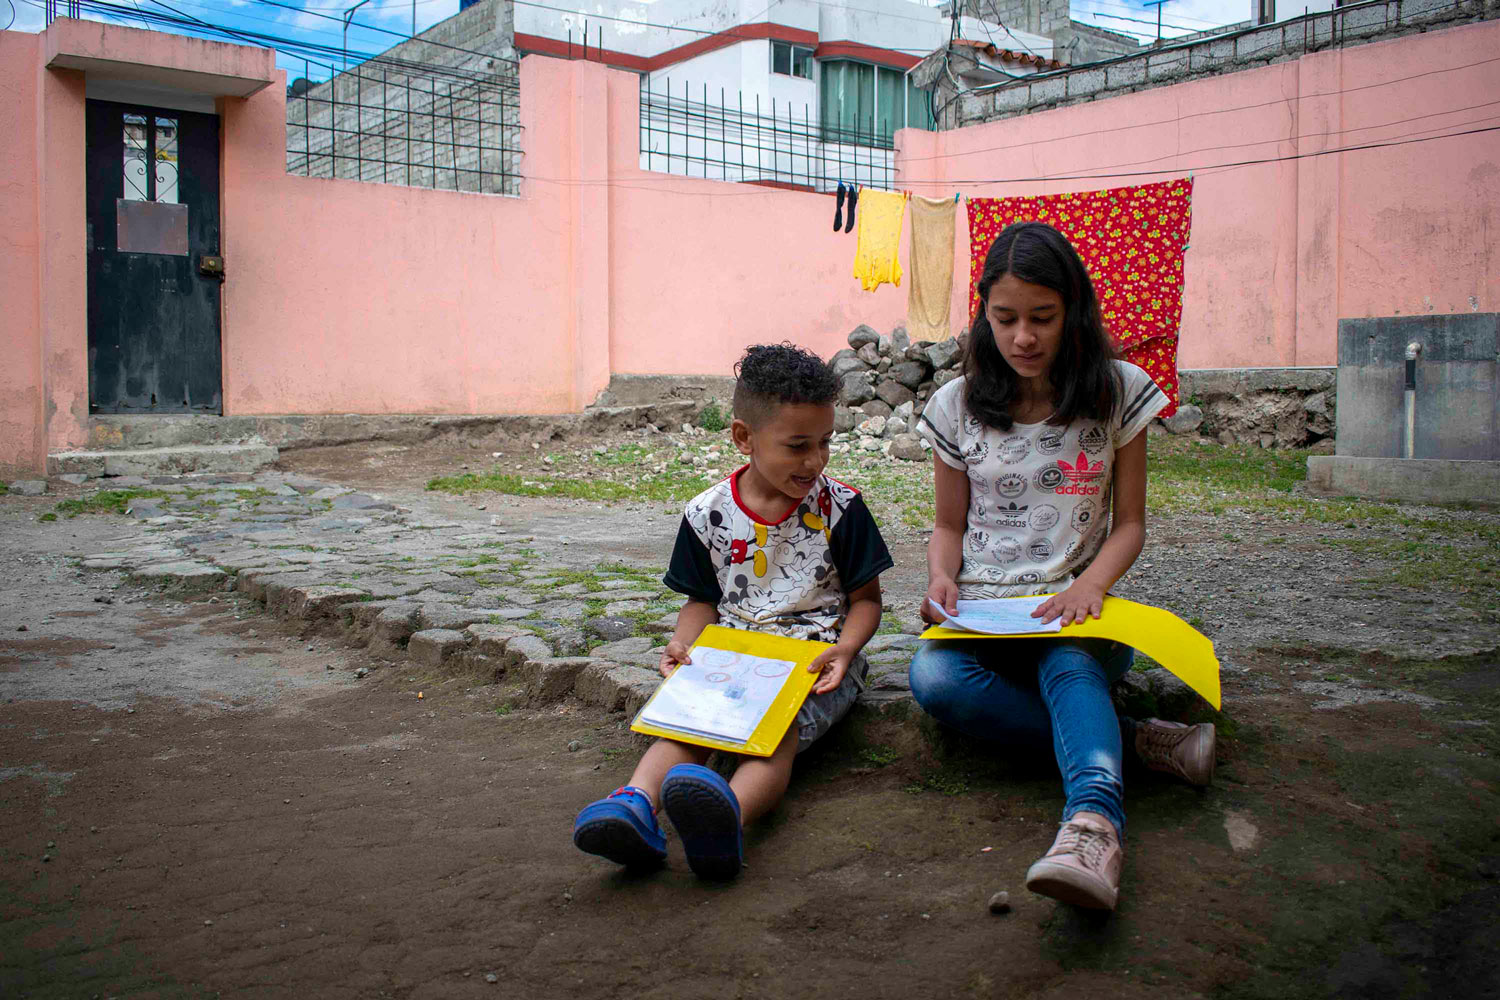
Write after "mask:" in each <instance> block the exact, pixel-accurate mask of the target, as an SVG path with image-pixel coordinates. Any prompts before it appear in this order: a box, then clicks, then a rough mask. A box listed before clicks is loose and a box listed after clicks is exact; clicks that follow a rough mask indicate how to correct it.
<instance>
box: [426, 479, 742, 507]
mask: <svg viewBox="0 0 1500 1000" xmlns="http://www.w3.org/2000/svg"><path fill="white" fill-rule="evenodd" d="M711 485H713V480H710V479H709V478H708V477H707V476H701V475H687V476H684V475H682V474H680V473H666V472H664V473H661V474H654V473H645V474H643V475H641V476H640V477H638V478H636V479H635V480H633V481H631V482H615V481H613V480H609V479H598V478H590V477H570V476H552V477H544V478H537V479H527V478H525V477H523V476H520V475H516V474H514V473H510V472H490V473H485V474H483V475H479V474H476V473H472V472H471V473H465V474H464V475H462V476H443V477H440V478H437V479H434V480H432V481H431V482H429V483H428V484H427V488H428V489H429V490H436V491H439V492H443V493H504V494H508V495H510V496H522V497H562V498H564V499H567V500H598V501H613V500H670V501H675V502H678V503H681V502H684V501H687V500H691V499H692V498H693V497H695V496H697V495H698V494H699V493H702V492H703V491H704V490H706V489H708V487H709V486H711Z"/></svg>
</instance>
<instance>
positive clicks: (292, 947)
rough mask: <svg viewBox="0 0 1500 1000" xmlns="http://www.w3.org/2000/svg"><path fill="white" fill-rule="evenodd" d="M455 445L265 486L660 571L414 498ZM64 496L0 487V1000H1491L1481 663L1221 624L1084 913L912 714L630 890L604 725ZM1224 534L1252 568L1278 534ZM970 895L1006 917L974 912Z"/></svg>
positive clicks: (295, 457)
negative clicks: (590, 842) (1192, 706)
mask: <svg viewBox="0 0 1500 1000" xmlns="http://www.w3.org/2000/svg"><path fill="white" fill-rule="evenodd" d="M462 454H463V451H462V450H460V449H453V450H449V451H444V450H442V449H398V450H387V449H385V448H384V447H382V446H362V447H357V448H347V449H331V450H328V451H324V452H320V453H313V452H307V453H293V454H292V455H290V456H288V458H287V459H286V463H287V465H288V466H289V467H290V468H294V469H296V470H297V471H300V472H305V473H311V474H317V475H320V476H323V477H325V478H328V479H332V480H335V481H339V482H344V483H347V484H349V485H351V486H360V487H364V488H368V489H373V490H378V491H380V492H381V493H382V494H384V495H386V496H388V497H391V498H393V499H396V501H397V502H399V503H407V504H411V505H413V506H420V505H425V507H424V509H431V510H433V511H434V512H437V513H451V512H453V511H455V510H458V509H460V508H463V509H464V510H465V511H466V512H468V513H470V514H472V515H473V516H475V517H481V516H484V514H481V513H479V512H478V507H479V506H480V505H483V506H486V507H490V509H491V511H493V510H495V509H496V507H497V505H503V511H504V517H505V518H506V519H507V520H508V521H510V522H525V523H526V524H528V525H532V526H533V527H534V530H535V531H536V534H537V538H538V540H539V542H543V541H547V540H550V541H552V542H557V540H558V539H559V538H561V537H566V533H567V531H568V530H569V525H570V524H575V523H577V522H578V520H579V519H580V518H589V517H593V516H595V515H596V514H598V516H605V517H611V518H615V519H617V520H620V521H622V522H625V523H635V522H637V521H638V522H639V523H640V524H642V525H644V527H642V528H641V529H640V530H636V531H621V532H619V533H618V541H617V543H616V544H615V546H614V548H613V549H610V550H609V551H603V550H601V551H599V553H598V558H600V559H604V558H609V557H612V556H627V557H649V556H651V555H653V554H655V555H659V554H660V550H661V549H660V547H661V546H662V544H664V541H663V540H664V539H669V538H670V535H671V532H672V531H673V529H674V528H675V524H674V523H673V520H672V518H671V516H670V512H669V511H667V506H666V505H639V508H637V507H636V506H632V505H630V504H622V505H616V506H613V507H610V508H604V507H603V506H602V505H597V504H586V503H583V502H578V501H554V500H517V499H514V498H505V499H504V500H503V501H496V500H495V499H494V498H490V499H488V500H487V501H486V500H484V499H475V498H455V497H444V496H436V495H431V494H423V493H422V492H421V484H422V483H423V482H425V481H426V479H427V478H428V477H429V476H431V475H433V474H436V473H437V472H439V471H442V472H446V471H451V469H452V467H453V464H454V463H455V462H457V461H458V460H459V458H460V457H461V456H462ZM486 457H488V456H486ZM56 499H57V498H56V497H50V498H38V499H34V500H33V499H27V498H18V497H6V498H0V566H3V567H4V568H5V570H6V572H4V573H3V574H0V629H3V631H0V956H3V957H0V996H7V997H9V996H17V997H22V996H31V997H80V996H101V997H105V996H119V997H127V996H128V997H208V996H235V997H261V996H264V997H288V996H296V997H303V996H312V997H361V998H363V997H402V998H407V997H412V998H416V997H463V996H523V997H554V996H557V997H564V996H566V997H616V996H622V997H623V996H631V997H659V998H672V1000H678V998H683V1000H686V998H699V997H783V996H788V997H800V996H807V995H812V994H814V993H817V994H820V995H828V996H848V997H858V998H884V997H892V998H896V997H900V998H909V997H942V996H975V997H1034V996H1040V997H1051V996H1059V997H1060V996H1064V995H1073V994H1075V993H1077V992H1079V991H1081V990H1090V989H1092V990H1098V991H1102V992H1105V993H1107V994H1108V995H1112V996H1120V997H1148V996H1149V997H1153V998H1159V997H1193V996H1213V997H1227V998H1240V997H1243V998H1260V997H1266V998H1271V997H1277V998H1283V997H1349V998H1356V997H1359V998H1364V997H1375V998H1384V997H1432V998H1447V997H1458V996H1463V997H1479V998H1483V997H1496V996H1500V954H1497V950H1496V944H1495V942H1496V940H1497V932H1500V880H1497V876H1500V808H1497V806H1500V802H1497V790H1500V767H1497V764H1496V760H1495V752H1496V749H1497V739H1496V729H1495V727H1496V723H1497V720H1500V687H1497V685H1500V656H1497V653H1496V652H1495V649H1494V645H1495V644H1494V643H1493V641H1491V642H1490V644H1489V648H1488V649H1487V650H1484V649H1481V650H1480V651H1478V652H1472V651H1471V652H1468V653H1466V654H1464V655H1459V656H1450V657H1447V658H1444V659H1433V658H1431V655H1432V654H1430V653H1429V654H1426V655H1423V654H1421V653H1420V652H1412V651H1410V650H1407V651H1398V653H1399V655H1393V654H1392V653H1390V652H1372V651H1369V649H1368V648H1365V647H1364V646H1363V645H1362V644H1361V643H1359V642H1355V641H1352V640H1351V641H1344V642H1340V641H1331V640H1330V637H1329V635H1327V634H1326V631H1327V629H1326V628H1325V627H1323V626H1320V631H1319V634H1317V635H1315V636H1313V637H1312V638H1309V639H1307V640H1305V641H1301V642H1298V641H1297V639H1296V635H1295V633H1276V635H1277V636H1278V637H1277V638H1275V639H1274V640H1273V641H1264V642H1257V641H1251V640H1250V639H1249V638H1247V636H1248V634H1249V630H1246V632H1245V633H1244V634H1241V633H1238V632H1236V633H1234V634H1231V635H1227V636H1225V637H1223V638H1222V639H1221V638H1220V637H1217V636H1216V639H1218V640H1219V641H1221V642H1223V643H1224V645H1225V647H1226V648H1232V650H1233V656H1232V659H1233V662H1234V669H1233V670H1228V669H1226V674H1225V678H1224V682H1225V683H1224V686H1225V705H1224V714H1223V715H1222V716H1219V717H1218V718H1219V722H1220V726H1221V741H1220V763H1219V770H1218V773H1217V775H1216V778H1215V783H1214V786H1213V787H1212V788H1210V789H1207V790H1205V791H1201V792H1199V791H1195V790H1192V789H1189V788H1186V787H1184V786H1181V785H1177V784H1174V783H1172V782H1170V781H1167V780H1165V779H1160V778H1159V777H1158V776H1155V775H1135V774H1131V775H1129V776H1128V778H1129V793H1128V799H1127V806H1128V809H1129V817H1130V830H1129V842H1128V845H1127V860H1126V871H1125V877H1124V882H1123V885H1122V899H1121V905H1120V909H1119V910H1118V911H1117V912H1116V913H1115V914H1114V915H1113V916H1110V917H1096V916H1090V915H1087V914H1083V913H1080V912H1078V911H1075V910H1072V909H1071V908H1068V907H1063V906H1058V905H1055V904H1053V903H1052V902H1051V901H1049V900H1046V899H1044V898H1041V897H1037V896H1032V895H1030V894H1029V893H1027V892H1026V891H1025V889H1024V888H1023V886H1022V884H1021V883H1022V877H1023V875H1024V872H1025V869H1026V866H1027V865H1028V864H1029V863H1030V862H1031V861H1032V860H1034V859H1035V857H1036V856H1038V855H1039V854H1040V853H1041V852H1042V851H1043V850H1044V849H1045V848H1046V846H1047V845H1048V844H1049V843H1050V840H1051V837H1052V833H1053V829H1054V824H1055V822H1056V817H1057V813H1058V811H1059V809H1060V807H1061V797H1060V786H1059V782H1058V781H1057V778H1056V775H1055V772H1052V771H1051V769H1050V764H1049V763H1048V762H1046V761H1040V762H1038V761H1019V760H1013V759H1005V758H1003V757H1001V756H998V755H996V754H994V753H992V752H990V751H988V750H987V749H986V748H984V747H982V746H979V745H977V744H973V743H970V742H967V741H963V740H959V739H955V738H953V737H952V736H950V735H947V734H944V733H941V732H938V731H936V730H935V729H934V727H932V726H931V725H930V724H928V723H926V722H924V721H922V720H920V719H918V718H909V719H906V720H901V719H891V718H884V719H867V720H866V721H863V722H861V723H858V724H850V725H845V726H843V727H841V728H840V729H839V730H837V731H836V732H835V734H834V735H832V736H830V737H829V738H828V739H827V740H825V741H824V743H823V744H821V745H819V746H818V747H816V748H815V749H814V750H813V751H811V752H810V753H809V754H808V755H805V756H804V758H803V759H801V760H799V763H798V768H797V771H796V774H795V775H794V778H793V784H792V787H791V790H790V792H789V794H788V796H787V799H786V801H785V803H784V804H783V806H782V807H781V808H779V809H778V810H777V811H776V812H775V813H773V814H772V816H771V817H770V818H769V821H768V822H767V823H766V824H765V825H763V826H762V827H761V828H760V829H758V830H756V831H754V833H753V834H752V835H751V836H750V838H749V843H748V856H749V867H748V868H747V870H746V871H745V873H744V874H743V876H742V877H741V878H740V879H739V880H738V881H737V882H736V883H734V884H732V885H729V886H705V885H703V884H700V883H699V882H697V881H696V880H695V879H694V878H693V876H692V875H691V873H690V872H689V871H688V869H687V866H686V864H685V862H684V861H683V858H682V856H681V851H680V848H679V846H678V845H677V844H676V843H675V840H674V841H673V842H672V844H671V850H672V856H671V859H670V861H669V864H668V866H667V868H666V869H665V870H664V871H662V872H659V873H656V874H652V875H647V876H639V877H626V876H624V875H622V874H621V873H619V872H618V871H616V870H614V869H613V868H612V867H611V866H609V865H607V864H606V863H604V862H602V861H600V860H599V859H595V858H591V857H587V856H584V855H581V854H579V853H578V852H577V851H576V850H575V849H574V848H573V847H572V845H571V842H570V841H569V837H568V831H569V828H570V825H571V822H572V819H573V816H574V814H575V813H576V812H577V810H578V808H579V807H580V806H581V805H582V804H584V803H586V802H587V801H589V800H590V799H592V798H595V797H597V796H598V795H600V794H603V793H604V792H607V791H608V790H610V789H612V788H614V787H615V786H617V785H618V784H620V783H621V782H622V781H623V780H624V779H625V778H626V777H627V776H628V774H629V772H630V769H631V766H632V764H633V761H634V756H635V755H636V754H637V753H638V751H639V747H640V745H641V744H640V743H638V742H637V741H636V739H635V738H634V737H632V736H631V735H630V734H629V733H628V732H627V731H626V729H625V725H626V723H625V720H624V719H623V717H621V716H612V715H609V714H606V713H603V712H600V711H597V710H594V709H589V708H585V707H582V706H578V705H568V704H565V705H562V706H559V707H556V708H551V709H547V710H545V711H541V712H528V711H525V710H514V711H508V710H507V705H508V701H507V698H506V692H505V691H504V690H503V689H497V688H495V687H493V686H482V685H480V684H479V683H478V681H477V679H476V678H469V677H453V676H430V675H428V676H424V675H418V674H416V673H413V672H411V671H409V670H408V669H407V668H398V669H383V670H378V671H376V672H375V673H374V674H372V675H371V676H370V677H369V678H367V679H365V680H356V679H355V677H354V670H355V669H356V668H357V667H359V666H360V665H361V664H362V662H363V661H362V658H361V652H360V651H359V650H357V649H349V648H346V647H344V646H342V645H341V644H339V643H337V642H333V641H330V640H325V639H312V640H308V639H304V638H303V637H301V636H299V635H296V634H295V633H293V632H291V631H289V630H288V629H287V628H286V627H284V626H283V625H282V624H280V623H279V622H277V621H276V620H274V619H272V618H270V617H268V616H266V615H265V614H264V613H262V612H260V611H259V610H258V609H257V607H256V606H254V605H251V604H249V603H248V602H242V601H240V600H239V599H238V598H237V597H235V595H232V594H223V595H215V596H213V597H200V598H198V599H196V600H195V601H192V602H183V601H176V600H171V599H168V598H164V597H159V596H156V595H153V594H148V593H146V592H144V591H140V590H138V589H137V588H134V587H131V586H126V585H123V584H122V583H121V582H120V580H119V579H118V578H117V577H116V576H115V575H114V574H110V573H96V574H90V575H83V574H82V573H80V571H79V570H78V569H77V568H76V567H75V564H74V561H73V560H72V558H71V556H72V555H73V554H74V553H76V552H78V551H80V550H86V549H90V548H92V549H95V550H99V549H106V548H108V547H109V546H110V544H111V543H112V542H114V541H115V540H116V539H118V538H121V537H124V536H125V535H127V534H133V533H135V532H137V531H138V528H137V527H136V526H135V525H132V524H128V523H126V522H125V521H123V520H122V519H120V518H117V517H107V516H84V517H79V518H77V519H74V520H64V521H59V522H57V523H55V524H51V525H39V524H37V522H36V517H37V515H38V514H40V513H42V512H44V511H46V510H50V509H51V505H52V504H53V503H55V502H56ZM600 512H602V513H600ZM486 513H488V512H486ZM646 514H650V515H652V516H651V517H649V518H648V517H645V516H644V515H646ZM1195 532H1196V533H1197V534H1202V532H1201V531H1198V530H1197V529H1193V528H1191V526H1189V527H1183V528H1180V529H1179V533H1178V534H1176V535H1169V536H1168V537H1167V538H1165V539H1163V540H1162V541H1163V544H1164V545H1181V546H1184V547H1186V546H1191V545H1192V544H1193V543H1194V535H1195ZM891 534H892V541H893V542H894V544H893V549H895V552H896V557H897V560H898V563H899V564H900V566H901V567H902V568H901V570H900V571H899V572H898V573H897V574H893V576H892V578H891V579H890V581H889V583H888V589H889V590H890V591H891V594H892V598H893V601H894V602H895V603H899V604H902V605H909V606H914V605H915V601H916V599H917V597H918V596H919V595H920V588H921V585H922V584H921V570H920V567H921V546H920V537H919V535H918V533H916V532H914V531H912V532H903V531H899V530H898V531H893V532H892V533H891ZM590 538H591V541H590V543H589V544H590V545H591V546H596V547H597V546H599V545H600V543H599V541H598V535H597V533H594V534H591V535H590ZM1155 541H1156V539H1153V544H1155ZM558 544H560V543H558ZM1237 546H1238V549H1237V551H1238V552H1239V553H1240V556H1241V557H1258V559H1259V560H1260V562H1259V563H1258V562H1257V561H1256V559H1255V558H1249V559H1248V560H1247V561H1246V562H1245V565H1248V566H1256V565H1260V564H1261V563H1265V562H1267V561H1271V562H1273V563H1274V561H1275V560H1276V559H1281V558H1287V553H1286V550H1287V549H1288V548H1289V547H1290V548H1295V543H1292V544H1290V545H1289V543H1288V542H1287V541H1286V539H1284V538H1281V537H1279V536H1278V537H1277V538H1274V539H1273V538H1270V537H1259V536H1257V535H1256V534H1255V533H1254V532H1253V531H1252V532H1245V536H1244V538H1243V539H1242V540H1241V541H1239V542H1238V543H1237ZM1147 558H1149V555H1148V557H1147ZM1219 572H1220V574H1221V576H1224V577H1233V578H1235V579H1237V580H1238V581H1239V583H1238V586H1241V587H1244V588H1246V589H1249V588H1251V587H1253V586H1254V585H1255V580H1256V578H1255V577H1254V575H1253V573H1252V574H1248V575H1247V573H1245V572H1242V571H1235V572H1233V573H1232V572H1231V571H1230V570H1228V569H1224V568H1221V569H1220V571H1219ZM1279 572H1284V570H1283V571H1279ZM1236 573H1237V574H1238V575H1236ZM1295 583H1296V587H1297V588H1298V589H1299V590H1302V591H1305V592H1315V596H1317V595H1319V594H1323V593H1324V592H1325V591H1326V590H1327V589H1329V588H1328V587H1327V586H1326V585H1321V584H1318V583H1316V582H1315V581H1308V580H1306V579H1298V580H1296V581H1295ZM1319 586H1324V590H1322V591H1319V590H1318V587H1319ZM1371 619H1372V620H1371V625H1372V627H1379V626H1380V625H1382V624H1383V623H1381V622H1379V621H1375V620H1374V616H1371ZM1384 624H1387V625H1388V624H1389V623H1384ZM1480 624H1481V623H1473V624H1470V625H1466V626H1465V627H1464V629H1463V632H1462V637H1463V638H1464V641H1465V642H1466V643H1467V644H1468V646H1469V647H1470V648H1471V649H1472V648H1478V647H1482V646H1483V645H1484V644H1483V643H1482V642H1480V643H1478V644H1477V646H1476V642H1475V640H1476V637H1479V638H1482V635H1481V629H1480ZM23 627H24V629H25V631H20V629H22V628H23ZM1392 627H1394V626H1392ZM1337 638H1338V637H1337V636H1334V637H1333V639H1334V640H1336V639H1337ZM1413 646H1419V644H1416V643H1413ZM330 668H331V669H330ZM419 692H420V695H421V696H420V697H419V696H418V693H419ZM987 848H988V850H986V849H987ZM998 890H1007V891H1008V892H1009V894H1010V901H1011V904H1012V911H1011V912H1009V913H1007V914H1003V915H992V914H990V913H989V912H988V911H987V908H986V903H987V901H988V900H989V899H990V897H991V895H992V894H993V893H995V892H996V891H998ZM489 977H493V978H494V981H493V982H491V981H490V979H489Z"/></svg>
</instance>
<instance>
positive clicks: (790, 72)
mask: <svg viewBox="0 0 1500 1000" xmlns="http://www.w3.org/2000/svg"><path fill="white" fill-rule="evenodd" d="M778 48H779V49H780V50H781V51H783V52H785V53H786V66H787V68H786V69H784V70H780V69H777V68H776V53H777V51H778ZM798 55H801V56H802V65H803V66H804V67H806V69H807V73H806V74H805V75H804V74H801V73H798V72H797V57H798ZM770 65H771V73H772V75H774V76H790V77H792V78H793V79H796V80H807V81H809V82H814V77H813V50H812V49H811V48H810V47H809V46H806V45H798V44H797V43H795V42H783V41H780V40H779V39H775V38H773V39H771V64H770Z"/></svg>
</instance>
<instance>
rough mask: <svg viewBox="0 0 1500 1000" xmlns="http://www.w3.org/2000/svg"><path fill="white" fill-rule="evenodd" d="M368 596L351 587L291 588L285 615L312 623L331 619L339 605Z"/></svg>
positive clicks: (319, 586)
mask: <svg viewBox="0 0 1500 1000" xmlns="http://www.w3.org/2000/svg"><path fill="white" fill-rule="evenodd" d="M369 596H370V595H369V594H367V593H365V592H364V591H363V590H357V589H355V588H353V587H336V586H328V585H326V584H314V585H313V586H311V587H293V588H292V591H291V594H290V595H289V599H288V600H287V604H286V613H287V614H288V615H289V616H290V617H292V618H299V619H301V620H303V621H312V620H314V619H317V618H327V617H332V616H334V615H335V614H337V612H338V608H339V606H340V605H343V604H348V603H350V602H351V601H358V600H360V599H361V598H365V597H369Z"/></svg>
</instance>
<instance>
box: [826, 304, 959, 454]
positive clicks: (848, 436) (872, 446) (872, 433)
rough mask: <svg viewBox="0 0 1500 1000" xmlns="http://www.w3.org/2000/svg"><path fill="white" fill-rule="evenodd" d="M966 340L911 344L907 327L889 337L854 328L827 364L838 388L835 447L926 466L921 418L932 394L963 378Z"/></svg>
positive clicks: (927, 446)
mask: <svg viewBox="0 0 1500 1000" xmlns="http://www.w3.org/2000/svg"><path fill="white" fill-rule="evenodd" d="M966 336H967V334H966V333H965V334H961V335H960V336H959V337H958V338H953V337H949V338H948V339H947V340H944V341H939V342H938V343H923V344H913V343H912V342H911V339H910V338H909V337H908V336H907V333H906V327H904V326H898V327H896V329H894V330H892V331H891V332H890V333H889V334H884V333H877V332H876V331H875V330H874V329H872V328H870V327H868V326H865V325H864V324H861V325H859V326H857V327H855V328H854V331H853V332H852V333H850V334H849V346H848V347H847V348H845V349H844V350H842V351H839V352H838V353H837V354H835V355H834V356H833V357H832V358H831V359H829V364H830V365H832V366H833V373H834V374H835V375H837V376H838V378H839V383H840V388H839V405H838V406H837V407H836V408H835V410H834V420H833V429H834V432H835V433H834V443H833V448H834V449H835V450H836V451H838V452H847V451H855V450H858V451H866V452H879V453H881V454H884V455H889V456H890V457H892V458H899V459H904V460H906V461H910V462H922V461H926V460H927V456H928V454H929V453H930V452H931V446H930V445H928V444H927V442H926V441H924V440H922V438H921V437H920V436H919V435H918V434H917V433H916V429H917V418H918V417H920V416H921V415H922V409H923V408H924V407H925V406H926V405H927V401H928V400H929V399H931V398H932V394H933V393H934V392H936V391H937V390H938V389H940V388H941V387H942V386H944V385H947V384H948V383H949V382H951V381H952V380H954V379H956V378H958V376H959V375H961V374H962V373H963V353H964V342H963V338H964V337H966Z"/></svg>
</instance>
